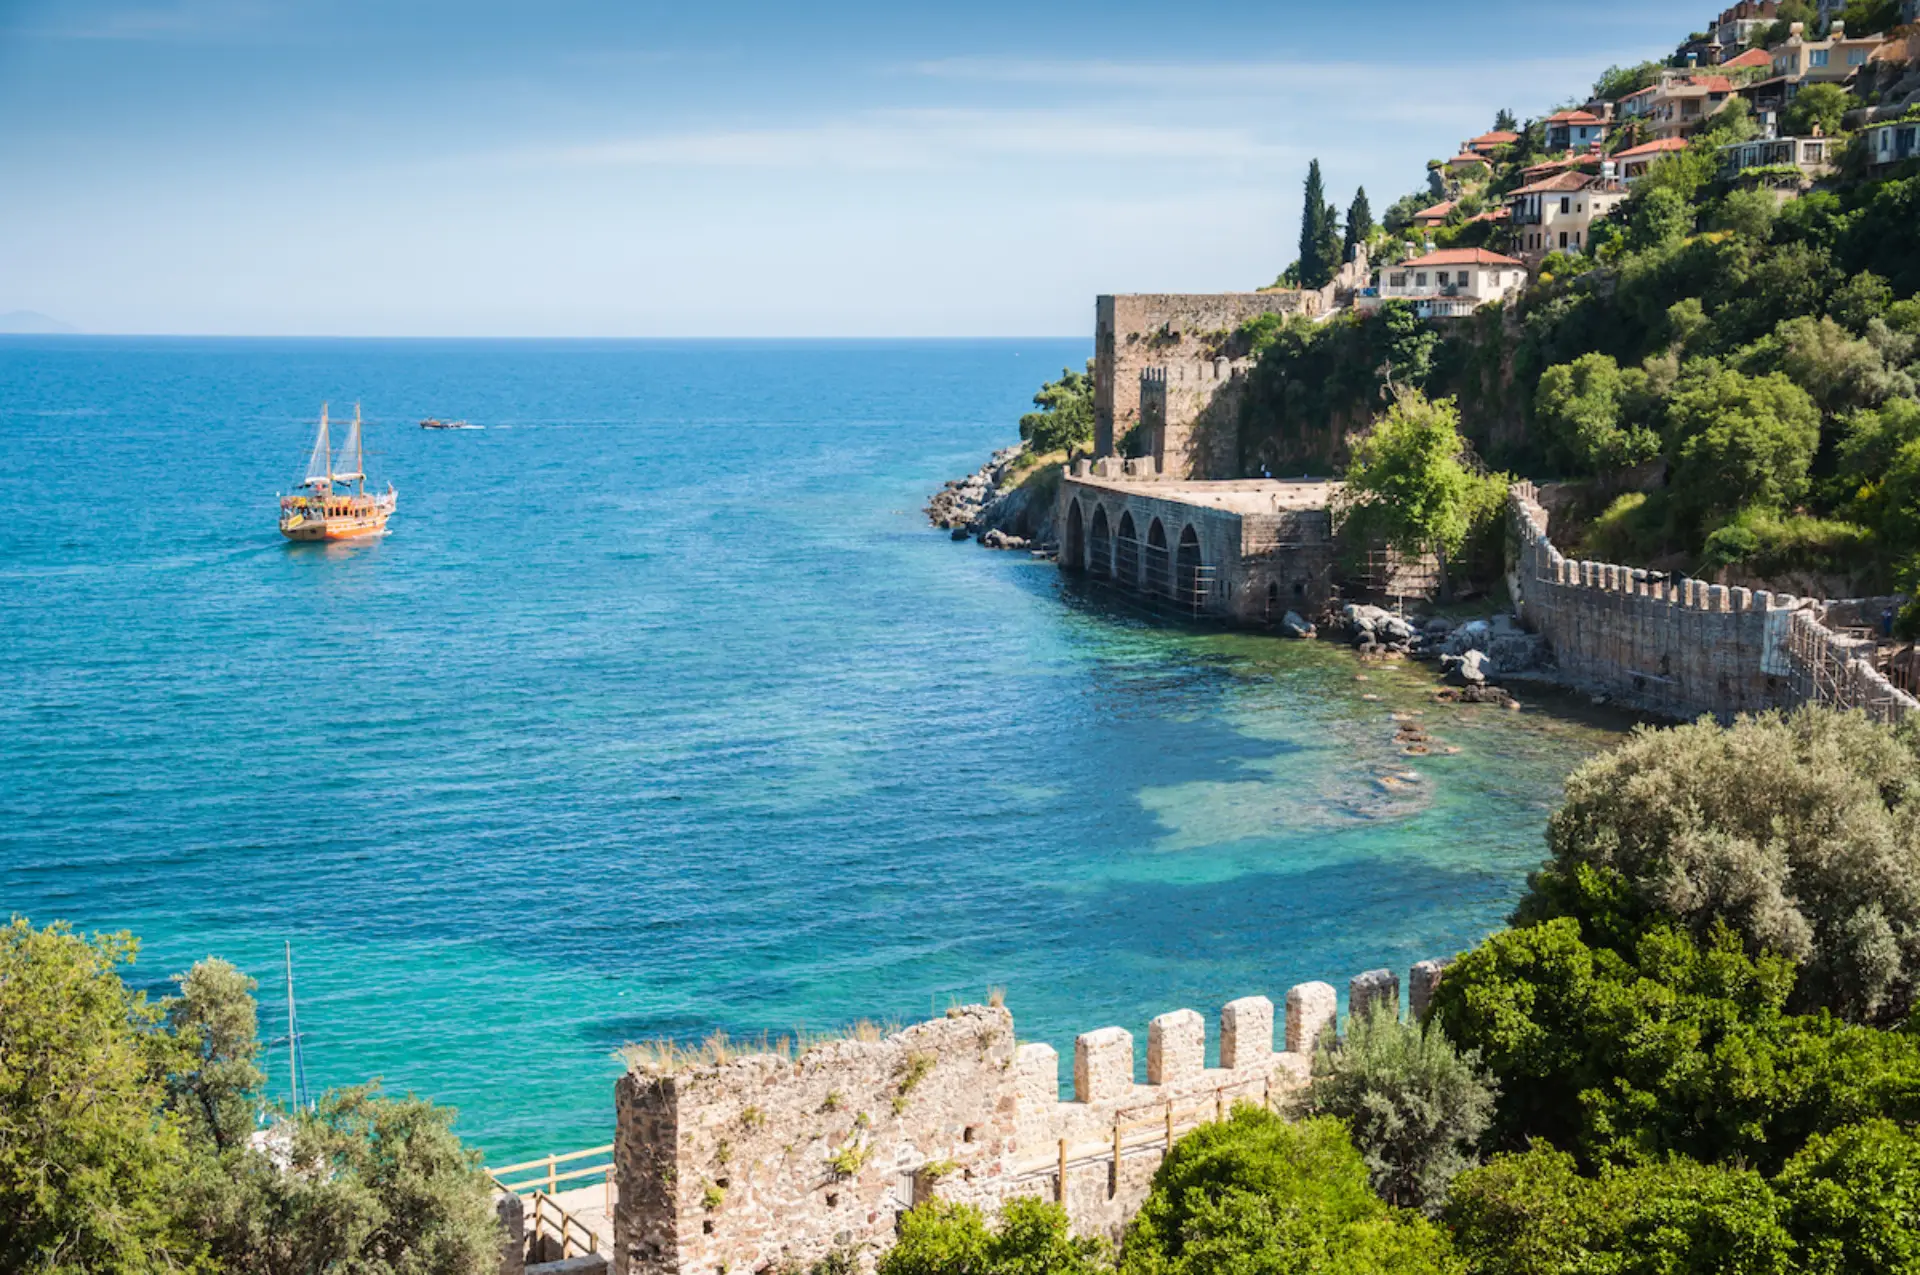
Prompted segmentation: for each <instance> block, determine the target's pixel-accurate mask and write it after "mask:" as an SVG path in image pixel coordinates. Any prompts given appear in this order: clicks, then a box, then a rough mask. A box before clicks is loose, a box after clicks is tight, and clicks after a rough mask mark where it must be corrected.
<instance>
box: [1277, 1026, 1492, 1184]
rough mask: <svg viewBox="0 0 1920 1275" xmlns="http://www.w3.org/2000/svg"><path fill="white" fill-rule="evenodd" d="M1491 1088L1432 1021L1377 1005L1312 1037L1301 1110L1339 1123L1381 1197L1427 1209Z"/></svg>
mask: <svg viewBox="0 0 1920 1275" xmlns="http://www.w3.org/2000/svg"><path fill="white" fill-rule="evenodd" d="M1496 1092H1497V1087H1496V1086H1495V1084H1494V1083H1493V1082H1492V1081H1491V1080H1490V1079H1489V1078H1488V1077H1487V1075H1486V1073H1485V1071H1484V1069H1482V1068H1481V1067H1480V1065H1479V1058H1478V1057H1477V1056H1476V1055H1474V1054H1472V1053H1471V1052H1469V1053H1466V1054H1461V1053H1460V1052H1459V1051H1457V1050H1455V1049H1454V1047H1453V1045H1452V1044H1451V1043H1450V1042H1449V1041H1448V1040H1447V1037H1446V1033H1445V1032H1444V1031H1442V1030H1441V1029H1440V1027H1439V1025H1438V1024H1435V1023H1425V1024H1423V1023H1417V1022H1416V1023H1403V1022H1401V1021H1400V1018H1399V1015H1398V1014H1397V1013H1395V1012H1394V1011H1393V1010H1392V1009H1391V1008H1389V1007H1386V1006H1377V1007H1375V1010H1374V1012H1373V1013H1372V1014H1371V1015H1369V1016H1368V1017H1365V1018H1363V1019H1362V1020H1361V1021H1359V1022H1358V1023H1355V1024H1354V1025H1353V1026H1352V1028H1351V1029H1350V1030H1349V1031H1348V1033H1347V1035H1346V1036H1345V1038H1343V1039H1340V1040H1338V1041H1327V1042H1324V1043H1323V1044H1322V1046H1321V1049H1320V1051H1319V1052H1318V1053H1317V1054H1316V1055H1315V1056H1314V1060H1313V1079H1312V1082H1311V1083H1310V1084H1309V1085H1308V1087H1307V1090H1306V1092H1305V1093H1304V1094H1303V1095H1302V1097H1301V1109H1302V1110H1303V1111H1304V1112H1305V1113H1307V1114H1309V1115H1318V1116H1335V1117H1338V1118H1339V1119H1341V1120H1343V1121H1345V1122H1346V1124H1347V1128H1348V1130H1349V1131H1350V1133H1351V1134H1352V1137H1353V1143H1354V1146H1355V1147H1357V1148H1358V1149H1359V1151H1360V1155H1361V1158H1362V1159H1364V1160H1365V1161H1366V1164H1367V1174H1368V1177H1369V1179H1370V1180H1371V1181H1372V1183H1373V1189H1374V1191H1375V1193H1376V1194H1378V1195H1379V1196H1380V1198H1381V1199H1383V1200H1385V1201H1386V1202H1387V1203H1389V1204H1395V1205H1399V1206H1400V1207H1402V1208H1412V1209H1420V1210H1422V1211H1424V1212H1426V1213H1430V1214H1431V1213H1437V1212H1439V1209H1440V1205H1441V1203H1442V1201H1444V1200H1445V1199H1446V1193H1447V1183H1449V1182H1451V1181H1452V1180H1453V1178H1454V1176H1455V1175H1456V1174H1458V1173H1459V1172H1460V1171H1461V1170H1462V1169H1466V1168H1469V1167H1471V1166H1472V1165H1473V1164H1474V1163H1475V1162H1476V1160H1477V1151H1478V1147H1479V1144H1480V1139H1481V1137H1482V1136H1483V1135H1484V1134H1485V1133H1486V1131H1487V1128H1488V1126H1489V1125H1490V1124H1491V1123H1492V1119H1493V1105H1494V1095H1495V1093H1496Z"/></svg>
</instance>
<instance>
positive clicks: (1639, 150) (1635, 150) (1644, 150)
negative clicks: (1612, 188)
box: [1614, 137, 1687, 160]
mask: <svg viewBox="0 0 1920 1275" xmlns="http://www.w3.org/2000/svg"><path fill="white" fill-rule="evenodd" d="M1685 149H1687V141H1686V139H1685V138H1684V137H1663V138H1661V139H1660V140H1659V141H1657V142H1644V143H1642V144H1641V145H1639V146H1630V147H1628V148H1627V149H1626V150H1623V151H1620V152H1618V153H1616V154H1615V155H1614V158H1615V159H1616V160H1620V159H1639V158H1640V157H1641V156H1643V155H1661V154H1665V153H1666V152H1667V151H1683V150H1685Z"/></svg>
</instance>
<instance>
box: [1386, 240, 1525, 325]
mask: <svg viewBox="0 0 1920 1275" xmlns="http://www.w3.org/2000/svg"><path fill="white" fill-rule="evenodd" d="M1526 283H1527V266H1526V263H1525V262H1523V261H1516V260H1515V259H1514V258H1512V257H1503V256H1501V255H1500V254H1499V253H1497V252H1489V251H1487V250H1486V249H1485V248H1442V249H1440V250H1439V251H1437V252H1428V253H1425V254H1423V255H1422V256H1418V257H1414V258H1413V259H1411V260H1409V261H1402V262H1400V263H1399V264H1398V265H1391V266H1386V267H1383V268H1382V269H1381V270H1380V272H1379V273H1378V274H1377V275H1375V276H1374V286H1373V287H1372V288H1369V289H1368V290H1367V291H1366V292H1365V293H1362V294H1361V296H1360V297H1359V298H1357V300H1356V302H1355V304H1356V305H1357V306H1358V307H1359V308H1360V309H1362V310H1374V309H1378V308H1379V307H1380V306H1381V305H1382V304H1384V303H1385V302H1388V301H1408V302H1411V303H1412V304H1413V308H1414V313H1416V314H1418V315H1419V316H1420V317H1421V318H1423V319H1452V318H1458V317H1459V316H1461V315H1464V314H1472V313H1473V312H1474V311H1475V310H1478V309H1479V308H1480V307H1481V306H1483V305H1486V304H1488V303H1489V302H1493V301H1505V300H1506V299H1507V298H1508V297H1510V296H1512V295H1513V294H1514V293H1516V292H1518V291H1519V290H1520V289H1521V288H1524V287H1525V286H1526Z"/></svg>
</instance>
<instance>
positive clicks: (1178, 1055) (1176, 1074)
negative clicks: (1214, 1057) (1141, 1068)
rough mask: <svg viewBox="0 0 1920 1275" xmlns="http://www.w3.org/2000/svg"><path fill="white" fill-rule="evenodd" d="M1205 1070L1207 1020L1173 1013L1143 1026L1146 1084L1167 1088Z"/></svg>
mask: <svg viewBox="0 0 1920 1275" xmlns="http://www.w3.org/2000/svg"><path fill="white" fill-rule="evenodd" d="M1206 1069H1207V1020H1206V1019H1204V1018H1202V1017H1200V1015H1198V1014H1196V1013H1194V1012H1193V1011H1192V1010H1190V1009H1176V1010H1174V1011H1173V1012H1172V1013H1169V1014H1162V1015H1160V1016H1159V1017H1158V1018H1155V1019H1154V1020H1153V1021H1152V1022H1150V1023H1148V1024H1147V1083H1148V1084H1150V1085H1170V1084H1172V1083H1173V1082H1174V1081H1176V1080H1183V1079H1185V1078H1186V1077H1188V1076H1197V1075H1199V1074H1200V1073H1201V1072H1203V1071H1205V1070H1206Z"/></svg>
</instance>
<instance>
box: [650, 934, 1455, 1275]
mask: <svg viewBox="0 0 1920 1275" xmlns="http://www.w3.org/2000/svg"><path fill="white" fill-rule="evenodd" d="M1441 970H1442V966H1441V964H1440V963H1439V962H1437V961H1423V962H1421V963H1420V964H1419V965H1416V966H1415V967H1414V968H1413V970H1412V971H1411V974H1410V978H1409V992H1410V1000H1411V1002H1412V1004H1411V1008H1412V1010H1413V1012H1414V1013H1415V1014H1416V1015H1418V1014H1420V1013H1422V1012H1423V1011H1424V1009H1425V1006H1426V1003H1427V1001H1428V999H1429V998H1430V997H1431V995H1432V993H1433V989H1434V988H1435V987H1436V986H1437V985H1438V982H1439V979H1440V975H1441ZM1347 999H1348V1009H1349V1018H1350V1019H1351V1016H1352V1015H1353V1014H1365V1013H1367V1012H1369V1010H1370V1008H1371V1007H1372V1006H1373V1005H1375V1004H1378V1003H1386V1004H1389V1005H1391V1006H1393V1008H1394V1009H1395V1011H1396V1012H1397V1011H1398V1007H1399V1001H1400V981H1399V978H1398V977H1397V976H1396V975H1395V974H1394V973H1392V972H1391V971H1389V970H1373V971H1370V972H1368V973H1365V974H1362V975H1359V976H1358V977H1356V978H1354V979H1353V980H1352V981H1351V982H1350V983H1349V987H1348V998H1347ZM1284 1005H1285V1010H1284V1013H1285V1016H1284V1019H1283V1020H1282V1024H1281V1029H1282V1035H1281V1037H1280V1039H1279V1041H1278V1042H1277V1043H1278V1046H1279V1047H1278V1048H1276V1040H1275V1028H1276V1022H1275V1006H1274V1004H1273V1002H1272V1001H1270V1000H1268V999H1267V998H1266V997H1264V996H1249V997H1245V998H1242V999H1240V1000H1236V1001H1233V1002H1231V1003H1229V1004H1228V1005H1226V1006H1225V1007H1223V1008H1222V1009H1221V1011H1220V1016H1219V1042H1218V1049H1217V1052H1216V1054H1215V1057H1214V1065H1212V1066H1209V1065H1208V1056H1207V1055H1208V1050H1207V1039H1206V1035H1207V1029H1206V1022H1205V1020H1204V1019H1202V1018H1201V1016H1200V1015H1199V1014H1198V1013H1195V1012H1194V1011H1193V1010H1190V1009H1181V1010H1175V1011H1173V1012H1172V1013H1168V1014H1162V1015H1160V1016H1159V1017H1158V1018H1155V1019H1154V1020H1153V1021H1152V1022H1151V1023H1149V1024H1148V1026H1147V1045H1146V1058H1145V1079H1146V1082H1145V1083H1144V1084H1142V1083H1139V1078H1138V1072H1137V1070H1136V1057H1135V1051H1134V1037H1133V1035H1132V1033H1130V1032H1128V1031H1126V1030H1125V1029H1123V1028H1120V1027H1103V1028H1101V1029H1099V1030H1097V1031H1091V1032H1087V1033H1085V1034H1083V1035H1081V1036H1080V1037H1079V1038H1078V1039H1077V1040H1076V1041H1075V1042H1074V1056H1073V1072H1072V1080H1073V1097H1072V1098H1071V1099H1067V1100H1063V1099H1062V1098H1061V1096H1060V1090H1061V1085H1060V1081H1061V1076H1060V1065H1061V1064H1060V1058H1059V1055H1058V1054H1057V1053H1056V1052H1055V1051H1054V1049H1053V1048H1052V1047H1051V1046H1048V1045H1040V1044H1025V1045H1022V1044H1019V1043H1017V1041H1016V1039H1015V1037H1014V1026H1013V1016H1012V1015H1011V1014H1010V1013H1008V1012H1007V1010H1005V1009H1004V1008H1001V1007H998V1006H992V1005H974V1006H967V1007H964V1008H955V1009H951V1010H949V1011H948V1012H947V1015H946V1017H945V1018H940V1019H934V1020H932V1021H930V1022H924V1023H919V1024H917V1025H915V1026H912V1027H909V1028H906V1029H905V1030H903V1031H899V1032H896V1033H895V1034H893V1035H890V1036H887V1037H885V1038H877V1037H876V1038H872V1039H845V1040H838V1041H835V1042H833V1043H831V1044H825V1045H820V1046H817V1047H815V1048H812V1049H809V1050H807V1051H805V1052H804V1053H802V1054H801V1055H800V1056H798V1057H797V1058H795V1057H787V1056H783V1055H781V1054H777V1053H762V1054H756V1055H751V1056H746V1057H738V1058H733V1059H730V1060H728V1061H724V1062H711V1061H709V1062H706V1063H703V1064H701V1065H697V1066H692V1067H688V1068H684V1069H681V1070H677V1071H674V1072H672V1073H670V1074H656V1073H648V1072H644V1071H640V1070H633V1071H629V1072H628V1074H627V1075H625V1076H623V1077H622V1078H621V1079H620V1081H619V1083H618V1085H617V1087H616V1095H615V1098H616V1120H617V1133H616V1135H615V1144H614V1164H615V1174H616V1179H617V1183H618V1205H617V1207H616V1211H615V1215H614V1270H615V1271H616V1272H619V1273H623V1275H626V1273H630V1275H666V1273H669V1272H672V1273H676V1275H678V1273H682V1272H684V1273H687V1275H694V1273H697V1275H727V1273H728V1272H738V1273H742V1275H744V1273H746V1272H758V1271H767V1270H773V1269H777V1268H780V1267H783V1266H788V1265H797V1266H800V1267H805V1266H806V1265H808V1264H810V1263H812V1262H815V1261H818V1260H819V1259H821V1258H823V1257H825V1256H827V1255H828V1254H829V1253H832V1252H835V1251H838V1250H846V1249H858V1250H860V1252H861V1254H862V1264H863V1266H870V1265H871V1262H872V1259H873V1257H874V1256H875V1255H876V1254H877V1253H878V1252H879V1251H880V1250H882V1249H884V1248H886V1247H887V1246H889V1245H890V1244H891V1243H892V1242H893V1237H894V1234H895V1229H896V1227H897V1225H898V1219H899V1216H900V1214H901V1213H902V1212H904V1211H905V1210H906V1209H908V1208H910V1207H912V1206H913V1205H915V1204H917V1203H920V1202H923V1201H925V1200H927V1199H930V1198H935V1197H937V1198H940V1199H944V1200H952V1201H961V1202H966V1203H971V1204H975V1205H978V1206H980V1207H982V1208H985V1209H988V1210H991V1209H994V1208H996V1207H998V1206H999V1205H1000V1204H1001V1203H1002V1202H1004V1201H1006V1200H1010V1199H1017V1198H1021V1197H1025V1196H1036V1197H1040V1198H1044V1199H1048V1200H1054V1201H1058V1202H1059V1203H1061V1204H1062V1205H1064V1206H1065V1208H1066V1210H1067V1213H1068V1216H1069V1218H1070V1219H1071V1221H1072V1224H1073V1227H1074V1229H1075V1231H1076V1232H1077V1233H1079V1234H1083V1235H1093V1234H1098V1235H1107V1236H1110V1237H1113V1238H1116V1239H1117V1238H1118V1236H1119V1234H1120V1231H1121V1229H1122V1228H1123V1227H1124V1226H1125V1224H1126V1222H1127V1220H1128V1219H1129V1218H1131V1217H1132V1215H1133V1213H1134V1212H1135V1211H1136V1210H1137V1209H1138V1208H1139V1207H1140V1204H1141V1202H1142V1201H1143V1200H1144V1199H1145V1198H1146V1195H1147V1191H1148V1188H1149V1186H1150V1183H1151V1180H1152V1177H1153V1172H1154V1170H1155V1169H1156V1168H1157V1167H1158V1166H1159V1164H1160V1161H1161V1159H1162V1158H1163V1157H1164V1156H1165V1154H1166V1150H1167V1148H1168V1146H1170V1145H1171V1144H1172V1142H1173V1140H1175V1139H1177V1138H1178V1137H1179V1136H1181V1135H1182V1134H1184V1133H1186V1132H1187V1131H1189V1130H1191V1129H1193V1128H1196V1127H1198V1126H1199V1125H1201V1124H1204V1123H1207V1122H1209V1121H1212V1120H1218V1119H1222V1118H1224V1116H1225V1115H1226V1113H1227V1112H1228V1110H1229V1109H1230V1108H1231V1107H1232V1106H1233V1104H1235V1103H1237V1102H1242V1101H1245V1102H1253V1103H1263V1104H1267V1105H1270V1106H1273V1107H1276V1108H1277V1107H1280V1106H1282V1105H1283V1104H1284V1101H1285V1099H1286V1098H1287V1096H1288V1095H1290V1094H1292V1093H1294V1092H1295V1091H1297V1090H1298V1089H1299V1088H1300V1087H1301V1086H1302V1085H1303V1084H1304V1083H1305V1081H1306V1079H1307V1075H1308V1071H1309V1067H1310V1063H1311V1060H1312V1055H1313V1049H1314V1046H1315V1044H1316V1042H1318V1041H1319V1039H1320V1038H1321V1036H1322V1035H1323V1034H1325V1033H1327V1032H1330V1031H1333V1030H1334V1029H1335V1027H1336V1023H1337V1013H1338V995H1337V993H1336V992H1335V990H1334V988H1333V987H1331V986H1330V985H1328V984H1326V983H1305V984H1302V985H1300V986H1298V987H1295V988H1293V989H1291V990H1290V991H1289V992H1288V993H1287V995H1286V999H1285V1002H1284Z"/></svg>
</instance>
